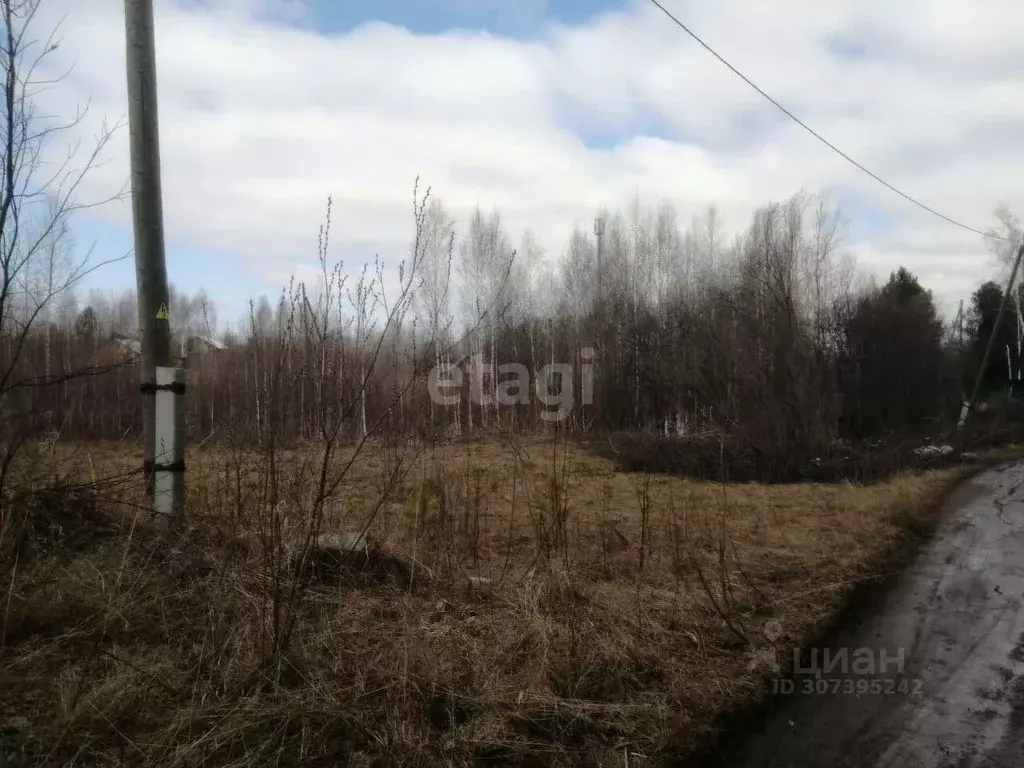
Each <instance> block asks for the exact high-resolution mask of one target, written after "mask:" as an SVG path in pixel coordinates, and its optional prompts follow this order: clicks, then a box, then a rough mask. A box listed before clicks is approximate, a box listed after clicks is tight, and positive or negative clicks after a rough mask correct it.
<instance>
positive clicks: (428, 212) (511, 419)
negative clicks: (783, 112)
mask: <svg viewBox="0 0 1024 768" xmlns="http://www.w3.org/2000/svg"><path fill="white" fill-rule="evenodd" d="M413 218H414V224H415V226H414V238H413V239H414V242H413V245H412V248H411V251H410V256H409V257H408V258H407V259H406V260H405V261H404V262H403V263H402V264H400V265H398V267H399V268H398V270H397V273H398V278H397V281H396V280H395V279H394V278H393V277H389V276H388V273H387V272H386V271H385V269H384V267H383V265H382V264H381V263H379V262H377V263H375V264H373V265H370V266H368V267H366V268H364V269H363V270H362V271H361V272H358V273H355V274H351V273H348V272H346V271H345V269H344V268H343V266H342V265H341V264H340V263H334V262H333V261H332V259H331V256H330V248H329V240H330V211H329V209H328V216H327V220H326V222H325V225H324V226H323V228H322V230H321V233H320V245H319V253H318V258H319V266H320V269H319V278H318V279H317V280H315V281H312V282H311V283H308V284H306V283H296V282H294V281H293V282H292V283H291V284H290V285H289V286H288V287H287V288H286V289H285V290H283V291H282V293H281V294H280V296H279V297H277V300H275V301H271V300H269V299H267V298H266V297H263V298H261V299H260V300H259V301H255V302H253V303H251V305H250V310H249V312H248V314H247V316H246V317H245V318H243V319H242V320H241V321H240V322H239V323H237V324H236V325H235V326H234V327H232V328H230V329H226V330H218V327H217V318H216V314H215V311H214V304H213V302H212V301H211V300H210V298H209V297H208V296H207V295H206V294H205V292H200V293H199V294H197V295H195V296H188V295H184V294H180V293H177V292H172V300H171V307H170V310H171V318H172V323H173V326H174V333H175V342H174V343H175V349H178V350H179V352H180V355H181V357H182V361H183V363H184V364H185V365H186V366H187V368H188V369H189V392H188V398H187V411H188V419H187V421H188V424H189V429H190V433H191V436H192V438H193V439H198V440H203V439H207V438H210V437H211V436H215V435H218V434H220V435H223V434H226V433H228V432H231V433H233V434H236V435H243V436H246V437H248V438H252V439H257V438H259V437H260V436H261V435H265V434H266V432H267V430H269V429H273V430H274V433H275V435H276V436H277V437H280V438H285V439H305V438H312V437H316V436H317V435H318V434H319V433H320V432H321V431H322V430H323V429H324V428H325V423H326V422H327V421H331V422H332V424H333V427H334V428H338V429H340V430H341V432H342V434H345V435H348V436H351V437H360V436H363V435H366V434H370V433H372V432H374V431H380V430H387V431H389V432H391V433H403V434H412V435H417V436H420V437H427V436H429V437H449V438H451V437H456V436H460V435H466V434H470V433H473V432H475V431H479V430H490V429H510V430H534V429H541V428H544V429H549V428H552V426H553V425H556V426H557V427H558V428H561V429H565V430H569V431H574V432H601V431H615V430H644V431H648V432H653V433H658V434H663V435H688V434H698V433H703V432H724V433H727V434H729V435H731V436H734V437H737V438H739V439H742V440H744V441H746V442H747V443H748V444H749V445H752V446H756V448H757V449H758V450H759V451H763V452H766V453H772V452H778V451H782V450H786V449H787V448H789V447H792V446H802V447H805V448H807V449H815V448H818V447H821V446H824V445H827V444H828V443H830V442H831V441H833V440H835V439H836V438H838V437H847V438H854V439H860V438H865V437H871V436H875V435H880V434H890V433H894V432H895V433H919V432H921V431H924V430H928V429H929V428H931V427H932V426H933V425H935V424H937V423H940V422H942V421H943V420H948V419H949V418H950V417H951V414H955V413H956V411H957V409H958V408H959V405H960V403H961V401H962V399H963V397H964V394H963V393H964V391H969V384H968V382H969V381H970V380H972V379H971V377H972V376H973V372H974V371H976V370H977V366H978V362H979V361H980V356H981V354H980V351H981V349H982V347H983V345H984V342H985V341H986V340H987V338H988V335H989V334H990V333H991V332H992V328H993V326H994V322H995V314H996V311H997V309H998V306H999V303H1000V301H1001V299H1002V288H1001V287H1000V286H999V285H998V284H997V283H994V282H989V283H986V284H984V285H982V286H981V287H980V288H979V289H978V290H977V291H976V292H975V293H974V295H973V297H972V302H971V306H970V307H969V309H968V311H967V312H965V313H964V317H963V318H962V319H961V318H958V320H957V322H955V323H954V324H951V325H948V326H944V325H943V323H942V321H941V319H940V317H939V313H938V311H937V308H936V306H935V302H934V299H933V297H932V294H931V293H930V291H928V290H927V289H926V288H925V287H923V286H922V285H921V284H920V282H919V281H918V279H917V278H916V277H915V276H914V275H913V274H912V273H911V272H910V271H908V270H907V269H905V268H902V267H900V268H898V269H896V270H895V271H894V272H893V273H892V274H891V276H890V278H889V279H888V281H887V282H885V283H884V284H882V285H876V284H874V283H873V282H872V281H871V280H869V279H867V278H866V277H865V276H864V275H863V274H862V273H860V272H859V271H858V269H857V268H856V265H855V264H854V263H853V261H852V260H851V259H850V258H849V256H847V255H846V253H845V251H844V249H843V247H842V235H843V226H842V219H841V216H840V213H839V211H838V210H837V208H836V207H835V206H834V205H832V204H831V203H830V201H829V198H828V197H827V196H826V195H824V194H817V195H807V194H798V195H796V196H794V197H792V198H790V199H788V200H785V201H782V202H776V203H770V204H768V205H765V206H764V207H762V208H761V209H759V210H758V211H756V213H755V214H754V215H753V217H752V219H751V221H750V223H749V225H748V226H747V228H746V229H745V230H744V231H742V232H741V233H740V234H738V235H736V236H735V237H733V238H731V239H728V240H727V239H726V238H725V237H724V235H723V234H722V232H723V225H722V222H721V219H720V216H719V215H718V213H717V212H716V210H715V208H713V207H712V208H708V209H706V210H705V211H703V212H701V213H700V214H699V215H698V216H695V217H694V218H693V219H692V220H690V221H689V222H686V223H685V224H684V223H683V222H681V220H680V217H679V215H678V213H677V211H676V210H675V209H674V208H673V207H671V206H670V205H668V204H663V205H661V206H657V207H655V208H648V207H645V206H643V205H641V204H640V203H639V202H636V203H635V204H634V205H632V206H631V207H630V208H629V209H627V210H625V211H614V212H608V211H601V212H599V214H598V219H599V220H600V221H601V222H602V227H601V228H600V232H601V234H600V235H595V234H594V233H593V232H592V231H590V230H589V228H587V229H585V228H584V227H582V226H577V227H576V228H575V229H574V230H573V231H572V233H571V235H570V237H569V239H568V244H567V246H566V248H565V251H564V253H563V254H562V257H561V259H559V260H557V261H556V262H552V261H551V260H549V259H548V258H546V255H545V254H544V253H543V252H542V250H541V248H540V247H539V246H538V244H537V243H536V240H535V239H534V238H533V237H532V236H531V235H530V234H529V233H526V234H524V235H523V236H522V237H521V238H520V239H519V241H518V243H515V244H514V241H513V239H512V237H511V236H510V234H509V233H508V231H507V230H506V228H505V227H504V225H503V223H502V219H501V216H500V213H499V212H498V211H497V210H494V211H491V212H489V213H488V212H484V211H481V210H477V211H475V212H474V213H473V214H472V216H471V217H470V219H469V221H468V223H467V225H466V227H465V231H464V232H459V231H457V229H456V223H455V221H454V220H453V218H452V217H451V215H450V214H449V213H448V211H447V210H446V209H445V207H444V205H443V203H442V202H441V201H439V200H438V199H436V198H433V197H430V196H429V193H428V195H426V196H424V197H422V198H418V199H417V205H416V208H415V210H414V216H413ZM1019 299H1020V296H1019V294H1016V295H1015V300H1014V301H1011V302H1010V304H1011V309H1010V311H1009V312H1007V314H1006V320H1005V322H1004V323H1003V324H1002V326H1001V328H1000V330H999V334H998V342H997V346H996V349H997V352H998V353H997V354H996V355H995V357H994V359H993V363H992V365H991V366H990V369H989V371H988V373H987V374H986V377H985V381H984V392H985V393H986V394H992V393H998V392H1006V393H1012V387H1013V384H1014V382H1017V381H1018V380H1019V376H1020V368H1021V331H1020V329H1021V327H1022V322H1024V321H1022V319H1021V315H1020V313H1019V312H1018V311H1017V307H1019ZM135 313H136V309H135V297H134V295H133V293H132V292H130V291H126V292H123V293H122V294H121V295H117V296H111V295H104V294H100V293H95V292H94V293H93V294H91V295H90V296H88V297H86V298H85V299H80V298H77V297H76V296H75V295H74V293H73V292H68V294H67V295H65V296H64V297H63V298H62V300H61V302H60V304H59V305H58V306H56V307H55V308H54V309H53V311H52V312H50V313H48V314H47V316H46V317H45V318H44V321H43V322H41V323H39V322H37V324H36V326H35V327H34V330H33V332H32V333H31V334H30V337H29V338H28V339H27V340H25V342H24V344H23V347H24V348H23V350H22V351H21V357H20V360H19V361H18V377H19V379H20V380H22V381H23V382H25V383H26V384H33V385H32V386H25V387H24V390H25V396H24V398H23V400H22V403H23V410H22V413H23V414H24V416H23V421H24V427H25V429H27V430H30V431H32V432H36V433H38V432H40V431H45V430H49V431H56V432H59V433H60V434H61V435H64V436H68V437H75V438H87V439H109V438H120V437H125V436H130V435H133V434H137V433H138V429H139V419H140V411H139V403H138V400H139V398H138V397H137V372H136V370H135V368H134V365H133V364H132V362H133V360H134V355H135V354H136V353H137V349H138V347H137V341H136V340H135V333H134V328H135V325H136V319H135ZM11 339H12V337H11V336H10V335H7V336H6V337H5V344H6V346H7V351H6V354H8V355H12V356H13V351H12V349H11V346H10V345H11V343H12V341H11ZM587 365H589V366H590V368H589V370H587V369H586V368H585V366H587ZM456 369H458V374H459V375H458V376H457V377H453V374H454V373H455V372H456ZM516 372H525V373H526V374H527V379H526V382H525V384H524V383H523V382H515V387H514V388H513V387H512V386H511V383H510V382H511V378H510V377H511V376H512V374H514V373H516ZM588 375H589V379H588ZM438 380H441V381H443V382H445V384H446V386H447V387H448V390H447V392H448V394H449V397H448V398H447V399H445V400H443V401H439V399H438V397H437V396H436V386H435V387H433V388H432V384H436V382H437V381H438ZM456 381H460V382H461V383H460V384H459V386H458V387H457V388H455V389H453V386H454V382H456ZM44 382H45V383H46V384H47V385H46V386H42V384H43V383H44ZM588 388H589V389H588ZM432 393H433V394H432ZM499 393H500V394H504V395H505V397H504V398H502V397H500V396H499ZM452 394H454V395H455V396H454V397H451V396H450V395H452ZM510 394H511V395H512V397H511V399H510V398H509V395H510ZM556 406H557V410H559V415H560V416H564V418H557V419H556V418H552V412H553V410H555V409H556ZM566 406H568V407H566Z"/></svg>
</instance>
